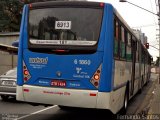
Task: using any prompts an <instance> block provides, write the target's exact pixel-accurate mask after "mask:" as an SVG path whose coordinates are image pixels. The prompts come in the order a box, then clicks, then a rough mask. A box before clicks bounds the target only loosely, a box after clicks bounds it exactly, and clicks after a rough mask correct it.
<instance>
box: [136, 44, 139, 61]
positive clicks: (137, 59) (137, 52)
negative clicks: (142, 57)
mask: <svg viewBox="0 0 160 120" xmlns="http://www.w3.org/2000/svg"><path fill="white" fill-rule="evenodd" d="M136 62H139V42H137V51H136Z"/></svg>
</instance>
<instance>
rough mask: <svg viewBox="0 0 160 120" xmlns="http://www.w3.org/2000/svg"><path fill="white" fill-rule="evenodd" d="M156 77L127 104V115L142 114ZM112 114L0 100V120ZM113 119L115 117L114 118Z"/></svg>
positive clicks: (103, 119)
mask: <svg viewBox="0 0 160 120" xmlns="http://www.w3.org/2000/svg"><path fill="white" fill-rule="evenodd" d="M156 80H157V75H154V74H152V76H151V80H150V82H149V83H148V84H147V85H146V86H144V88H143V91H142V93H141V94H137V95H136V96H135V97H133V99H131V101H130V102H129V106H128V110H127V114H132V115H133V114H144V113H145V112H147V111H148V109H149V104H150V101H151V99H152V97H153V92H154V87H155V84H156V83H157V82H156ZM112 117H113V116H112V114H111V113H110V112H109V111H106V110H91V109H70V110H61V109H60V108H59V107H58V106H57V105H54V106H49V107H44V106H32V105H30V104H28V103H24V102H18V101H16V100H15V99H13V98H10V99H9V100H8V101H2V100H1V99H0V120H14V119H18V120H86V119H89V120H90V119H92V120H108V119H110V120H111V119H112ZM114 117H115V116H114ZM116 117H117V116H116Z"/></svg>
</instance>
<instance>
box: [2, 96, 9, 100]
mask: <svg viewBox="0 0 160 120" xmlns="http://www.w3.org/2000/svg"><path fill="white" fill-rule="evenodd" d="M1 98H2V100H3V101H6V100H8V98H9V96H8V95H1Z"/></svg>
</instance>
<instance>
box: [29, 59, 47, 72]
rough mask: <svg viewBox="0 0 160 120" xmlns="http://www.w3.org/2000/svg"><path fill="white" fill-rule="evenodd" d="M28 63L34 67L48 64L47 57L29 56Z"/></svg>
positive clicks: (39, 67)
mask: <svg viewBox="0 0 160 120" xmlns="http://www.w3.org/2000/svg"><path fill="white" fill-rule="evenodd" d="M29 63H30V66H31V67H32V68H34V69H42V68H44V67H46V65H47V64H48V57H46V58H39V57H36V58H29Z"/></svg>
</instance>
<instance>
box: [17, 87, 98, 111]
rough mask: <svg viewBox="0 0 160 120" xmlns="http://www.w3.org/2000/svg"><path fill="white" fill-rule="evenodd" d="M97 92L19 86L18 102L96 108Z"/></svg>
mask: <svg viewBox="0 0 160 120" xmlns="http://www.w3.org/2000/svg"><path fill="white" fill-rule="evenodd" d="M97 97H98V91H97V90H79V89H66V88H49V87H40V86H30V85H23V86H17V100H20V101H27V102H32V103H41V104H54V105H63V106H71V107H82V108H96V105H97Z"/></svg>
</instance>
